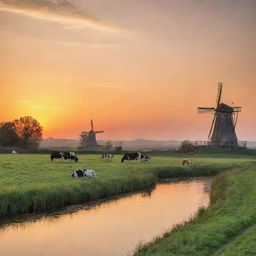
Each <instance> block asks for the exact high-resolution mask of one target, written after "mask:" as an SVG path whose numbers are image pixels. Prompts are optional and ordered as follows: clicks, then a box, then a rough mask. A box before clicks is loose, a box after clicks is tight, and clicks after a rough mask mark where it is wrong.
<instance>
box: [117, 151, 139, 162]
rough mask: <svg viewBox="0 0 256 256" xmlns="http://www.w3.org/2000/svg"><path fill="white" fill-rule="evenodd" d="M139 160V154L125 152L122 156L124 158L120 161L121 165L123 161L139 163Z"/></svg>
mask: <svg viewBox="0 0 256 256" xmlns="http://www.w3.org/2000/svg"><path fill="white" fill-rule="evenodd" d="M140 159H141V153H140V152H127V153H125V154H124V156H123V157H122V159H121V163H123V162H124V160H128V161H129V160H137V161H140Z"/></svg>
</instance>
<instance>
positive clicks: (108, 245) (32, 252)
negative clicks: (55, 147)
mask: <svg viewBox="0 0 256 256" xmlns="http://www.w3.org/2000/svg"><path fill="white" fill-rule="evenodd" d="M210 182H211V180H208V179H203V180H194V181H188V182H177V183H166V184H159V185H157V186H156V188H155V189H154V190H153V191H152V193H151V194H150V195H149V194H145V193H141V194H134V195H131V196H127V197H124V198H120V199H117V200H113V201H109V202H104V203H101V204H99V205H97V206H92V207H90V208H89V209H83V208H81V207H80V208H78V207H76V208H75V209H74V208H71V209H72V210H71V211H67V212H62V213H55V214H49V215H46V216H34V215H29V216H26V218H25V220H23V221H21V220H18V221H20V223H14V220H12V222H13V223H10V224H8V225H6V226H5V227H3V228H2V229H0V255H1V256H17V255H19V256H71V255H72V256H103V255H104V256H119V255H120V256H127V255H128V254H129V253H132V252H133V250H134V249H135V247H136V246H137V245H138V244H139V243H140V242H143V243H144V242H147V241H150V240H152V239H153V238H154V237H156V236H158V235H160V234H162V233H163V232H164V231H166V230H168V229H170V228H171V227H172V226H173V225H175V224H177V223H181V222H183V221H184V220H187V219H188V218H190V217H191V216H192V215H193V214H195V212H196V211H197V209H198V207H200V206H207V205H208V203H209V187H210ZM87 208H88V207H87ZM35 217H36V218H35ZM15 221H17V220H15Z"/></svg>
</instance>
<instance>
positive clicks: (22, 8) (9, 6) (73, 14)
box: [0, 0, 123, 33]
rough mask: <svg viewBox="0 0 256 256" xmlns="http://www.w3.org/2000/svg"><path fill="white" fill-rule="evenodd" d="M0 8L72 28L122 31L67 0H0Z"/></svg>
mask: <svg viewBox="0 0 256 256" xmlns="http://www.w3.org/2000/svg"><path fill="white" fill-rule="evenodd" d="M0 10H2V11H8V12H13V13H18V14H23V15H26V16H29V17H32V18H34V19H40V20H47V21H53V22H57V23H60V24H63V25H65V26H67V27H68V28H72V29H81V28H88V27H89V28H93V29H96V30H101V31H106V32H112V33H123V30H122V29H120V28H118V27H115V26H113V25H110V24H107V23H105V22H102V21H101V20H99V19H98V18H96V17H94V16H92V15H90V14H88V13H86V12H84V11H81V10H79V9H78V8H77V7H76V6H74V5H73V4H71V3H70V2H68V1H67V0H0Z"/></svg>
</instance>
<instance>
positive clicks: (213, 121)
mask: <svg viewBox="0 0 256 256" xmlns="http://www.w3.org/2000/svg"><path fill="white" fill-rule="evenodd" d="M215 121H216V115H214V118H213V120H212V125H211V129H210V132H209V135H208V139H210V137H211V135H212V130H213V126H214V124H215Z"/></svg>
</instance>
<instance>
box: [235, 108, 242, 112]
mask: <svg viewBox="0 0 256 256" xmlns="http://www.w3.org/2000/svg"><path fill="white" fill-rule="evenodd" d="M233 111H234V112H241V111H242V107H233Z"/></svg>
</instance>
